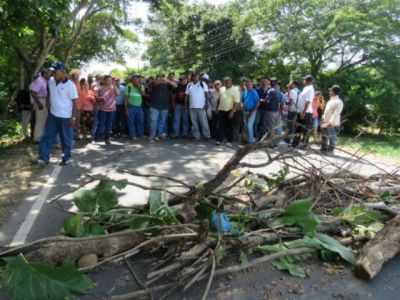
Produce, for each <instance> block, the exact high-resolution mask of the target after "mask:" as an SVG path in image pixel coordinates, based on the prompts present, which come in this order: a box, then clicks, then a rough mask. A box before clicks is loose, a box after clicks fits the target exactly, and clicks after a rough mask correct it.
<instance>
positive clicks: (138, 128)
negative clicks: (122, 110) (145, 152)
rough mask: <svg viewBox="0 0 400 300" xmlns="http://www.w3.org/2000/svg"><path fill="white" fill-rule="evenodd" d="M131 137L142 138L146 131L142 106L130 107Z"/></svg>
mask: <svg viewBox="0 0 400 300" xmlns="http://www.w3.org/2000/svg"><path fill="white" fill-rule="evenodd" d="M128 126H129V136H130V137H131V138H134V137H136V136H138V137H142V136H143V130H144V114H143V109H142V107H141V106H133V105H128Z"/></svg>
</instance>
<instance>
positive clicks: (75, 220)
mask: <svg viewBox="0 0 400 300" xmlns="http://www.w3.org/2000/svg"><path fill="white" fill-rule="evenodd" d="M64 231H65V234H66V235H68V236H72V237H83V236H85V235H86V234H87V231H88V226H87V224H85V223H84V221H83V219H82V215H81V214H77V215H75V216H70V217H68V218H66V219H65V220H64Z"/></svg>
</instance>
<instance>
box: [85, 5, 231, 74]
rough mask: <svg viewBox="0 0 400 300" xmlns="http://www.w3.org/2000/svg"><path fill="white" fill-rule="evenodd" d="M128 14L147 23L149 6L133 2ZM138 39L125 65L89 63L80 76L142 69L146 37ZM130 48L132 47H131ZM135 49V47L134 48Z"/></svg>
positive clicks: (99, 62) (140, 36) (140, 35)
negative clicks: (133, 54) (136, 50)
mask: <svg viewBox="0 0 400 300" xmlns="http://www.w3.org/2000/svg"><path fill="white" fill-rule="evenodd" d="M204 1H206V2H209V3H211V4H215V5H219V4H225V3H228V2H230V1H231V0H204ZM196 2H201V1H199V0H189V3H196ZM129 10H130V13H131V14H132V15H133V16H134V17H135V18H140V19H142V20H143V22H144V23H146V22H147V14H148V11H149V5H148V4H147V3H143V2H139V1H135V2H134V3H132V5H131V7H130V8H129ZM138 38H139V49H140V51H139V53H138V55H137V56H136V57H126V58H125V59H126V65H125V66H123V65H118V64H115V63H113V62H104V61H91V62H89V63H88V64H86V65H85V66H83V68H82V74H83V75H87V74H94V73H103V74H109V73H110V71H111V70H112V69H115V68H118V69H121V70H123V69H125V68H126V67H129V68H142V67H143V66H144V65H145V63H146V62H144V61H142V60H141V56H142V54H143V52H144V51H145V48H144V42H145V40H146V37H145V36H143V35H142V34H138ZM132 47H134V46H133V45H132ZM136 47H137V46H136Z"/></svg>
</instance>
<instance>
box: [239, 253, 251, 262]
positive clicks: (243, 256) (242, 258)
mask: <svg viewBox="0 0 400 300" xmlns="http://www.w3.org/2000/svg"><path fill="white" fill-rule="evenodd" d="M239 262H240V263H241V264H242V265H244V264H247V263H248V262H249V260H248V258H247V254H246V252H244V251H243V250H240V251H239Z"/></svg>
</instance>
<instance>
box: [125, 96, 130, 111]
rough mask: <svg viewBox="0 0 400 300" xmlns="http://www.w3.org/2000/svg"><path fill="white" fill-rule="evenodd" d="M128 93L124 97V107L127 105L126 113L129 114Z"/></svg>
mask: <svg viewBox="0 0 400 300" xmlns="http://www.w3.org/2000/svg"><path fill="white" fill-rule="evenodd" d="M128 97H129V96H128V95H125V97H124V107H125V114H126V115H128Z"/></svg>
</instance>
